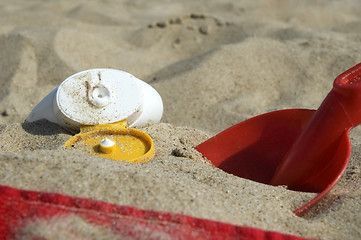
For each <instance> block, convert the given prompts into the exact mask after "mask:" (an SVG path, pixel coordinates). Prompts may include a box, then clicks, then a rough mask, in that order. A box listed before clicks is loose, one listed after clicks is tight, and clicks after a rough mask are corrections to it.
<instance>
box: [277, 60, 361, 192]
mask: <svg viewBox="0 0 361 240" xmlns="http://www.w3.org/2000/svg"><path fill="white" fill-rule="evenodd" d="M360 123H361V63H360V64H358V65H356V66H354V67H352V68H351V69H349V70H347V71H346V72H344V73H342V74H341V75H339V76H338V77H337V78H336V79H335V81H334V84H333V88H332V90H331V91H330V93H329V94H328V95H327V97H326V98H325V100H324V101H323V102H322V104H321V106H320V107H319V108H318V110H317V111H316V112H315V114H314V115H313V117H312V118H311V119H310V121H309V123H308V124H307V125H306V127H305V128H304V130H303V131H302V133H301V134H300V135H299V137H298V139H297V140H296V141H295V143H294V144H293V146H292V147H291V148H290V150H289V152H288V153H287V154H286V155H285V157H284V158H283V160H282V161H281V163H280V165H279V166H278V168H277V170H276V172H275V174H274V176H273V178H272V180H271V182H270V184H272V185H287V186H288V188H289V189H293V190H303V191H313V192H321V191H323V190H324V189H325V186H324V185H320V184H318V183H316V182H315V183H312V179H315V178H318V176H319V175H320V174H327V173H322V172H323V170H324V169H326V168H327V167H328V166H329V165H330V161H346V162H347V161H348V156H345V157H344V158H343V157H338V158H337V159H336V158H334V156H332V151H333V148H335V147H337V146H336V145H337V144H338V142H339V139H340V138H341V136H342V135H343V134H345V133H346V134H347V133H348V132H349V131H350V129H351V128H353V127H355V126H357V125H358V124H360ZM343 170H344V169H339V176H338V177H340V176H341V174H342V173H343ZM329 177H331V176H329ZM325 178H328V177H327V176H325ZM305 186H307V187H305Z"/></svg>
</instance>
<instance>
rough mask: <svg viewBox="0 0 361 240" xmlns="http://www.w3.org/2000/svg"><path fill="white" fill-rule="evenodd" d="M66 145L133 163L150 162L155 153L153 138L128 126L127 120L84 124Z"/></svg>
mask: <svg viewBox="0 0 361 240" xmlns="http://www.w3.org/2000/svg"><path fill="white" fill-rule="evenodd" d="M105 139H107V140H105ZM104 141H106V142H104ZM112 142H113V143H114V144H112ZM65 147H79V148H83V149H85V150H86V151H87V152H89V153H91V154H93V155H96V156H99V157H103V158H108V159H112V160H124V161H127V162H132V163H145V162H148V161H149V160H151V159H152V158H153V157H154V154H155V150H154V143H153V139H152V138H151V137H150V136H149V135H148V134H147V133H145V132H143V131H141V130H138V129H135V128H129V127H127V123H126V121H125V120H123V121H121V122H117V123H111V124H101V125H96V126H83V127H81V131H80V133H78V134H76V135H75V136H73V137H72V138H70V139H69V140H68V141H67V142H66V143H65Z"/></svg>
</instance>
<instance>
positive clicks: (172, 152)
mask: <svg viewBox="0 0 361 240" xmlns="http://www.w3.org/2000/svg"><path fill="white" fill-rule="evenodd" d="M360 12H361V4H360V3H359V1H358V0H353V1H352V0H349V1H325V0H319V1H311V0H309V1H302V2H299V1H291V0H288V1H286V0H283V1H282V0H279V1H276V0H273V1H251V0H249V1H237V2H233V1H226V0H220V1H215V0H214V1H209V0H201V1H189V0H185V1H179V2H178V1H161V0H153V1H107V0H103V1H76V2H75V1H50V2H43V1H25V0H17V1H10V0H4V1H1V3H0V22H1V26H0V72H1V75H0V82H1V83H2V85H1V86H2V87H1V88H0V113H1V116H0V124H1V125H0V141H1V142H0V153H1V155H0V164H1V165H0V166H1V168H0V180H1V182H0V183H1V184H2V185H9V186H13V187H18V188H23V189H31V190H38V191H52V192H58V193H64V194H69V195H75V196H79V197H85V198H92V199H99V200H104V201H109V202H112V203H117V204H122V205H130V206H136V207H140V208H145V209H154V210H162V211H172V212H177V213H184V214H189V215H192V216H196V217H201V218H208V219H213V220H219V221H224V222H228V223H232V224H237V225H247V226H253V227H258V228H263V229H267V230H274V231H280V232H284V233H291V234H295V235H299V236H303V237H310V238H323V239H360V238H361V232H360V229H361V217H360V216H361V215H360V212H361V198H360V196H361V190H360V187H359V186H360V184H361V168H360V159H361V145H360V142H361V128H360V127H358V128H355V129H354V130H353V131H352V132H351V141H352V147H353V154H352V156H351V160H350V164H349V166H348V168H347V170H346V173H345V175H344V176H343V177H342V179H341V181H340V182H339V183H338V184H337V186H336V187H335V188H334V189H333V190H332V192H331V193H330V194H329V195H328V196H327V197H326V198H325V199H324V200H323V201H322V202H321V203H320V204H319V205H318V206H317V207H316V208H314V209H312V211H311V212H309V213H308V214H307V215H306V216H304V217H303V218H300V217H296V216H295V215H294V214H293V213H292V210H294V209H295V208H296V207H298V206H300V205H302V203H304V202H306V201H308V200H309V199H311V198H312V197H313V196H314V194H312V193H300V192H292V191H289V190H286V189H284V188H281V187H271V186H267V185H263V184H259V183H255V182H252V181H248V180H245V179H241V178H238V177H235V176H233V175H230V174H227V173H225V172H223V171H221V170H219V169H217V168H214V167H212V165H211V164H209V163H207V161H206V160H205V159H203V158H202V156H201V155H200V154H199V153H198V152H197V151H195V150H194V149H193V147H194V146H196V145H197V144H199V143H201V142H203V141H204V140H206V139H208V138H209V137H210V136H213V135H214V134H216V133H218V132H220V131H222V130H224V129H226V128H228V127H230V126H232V125H234V124H236V123H238V122H240V121H242V120H245V119H247V118H250V117H252V116H256V115H259V114H261V113H265V112H269V111H273V110H277V109H287V108H311V109H316V108H317V107H318V106H319V104H320V103H321V102H322V100H323V98H324V97H325V96H326V94H327V93H328V92H329V90H330V89H331V87H332V82H333V80H334V78H335V77H336V76H337V75H338V74H340V73H342V72H343V71H345V70H347V69H348V68H350V67H352V66H353V65H355V64H357V63H359V62H361V48H360V46H361V35H360V32H361V15H360ZM99 67H107V68H115V69H121V70H124V71H127V72H130V73H132V74H133V75H135V76H137V77H138V78H140V79H143V80H145V81H146V82H148V83H150V84H151V85H152V86H153V87H154V88H156V89H157V90H158V92H159V93H160V95H161V96H162V98H163V101H164V105H165V112H164V117H163V119H162V123H160V124H154V125H151V126H148V127H145V128H143V130H144V131H146V132H147V133H149V134H150V135H151V136H152V137H153V138H154V140H155V147H156V157H155V159H153V160H152V161H150V162H148V163H146V164H143V165H138V164H129V163H125V162H117V161H110V160H106V159H101V158H96V157H92V156H88V155H86V154H84V153H82V152H80V151H79V150H69V149H63V147H62V145H63V144H64V143H65V141H66V140H67V139H68V138H69V137H70V136H71V135H69V134H68V133H66V132H65V131H63V130H62V129H61V128H60V127H57V126H56V125H53V124H50V123H47V122H44V121H42V122H38V123H36V124H32V125H24V126H22V123H23V121H24V120H25V118H26V117H27V115H28V114H29V113H30V111H31V110H32V108H33V107H34V106H35V105H36V104H37V103H38V102H39V101H40V100H41V99H42V98H43V97H44V96H46V95H47V94H48V93H49V92H50V91H51V90H52V89H53V88H54V87H55V86H57V85H58V84H60V83H61V82H62V81H63V80H64V79H65V78H67V77H68V76H70V75H72V74H74V73H76V72H79V71H82V70H85V69H90V68H99ZM72 221H77V220H76V218H75V220H72ZM100 232H101V231H100Z"/></svg>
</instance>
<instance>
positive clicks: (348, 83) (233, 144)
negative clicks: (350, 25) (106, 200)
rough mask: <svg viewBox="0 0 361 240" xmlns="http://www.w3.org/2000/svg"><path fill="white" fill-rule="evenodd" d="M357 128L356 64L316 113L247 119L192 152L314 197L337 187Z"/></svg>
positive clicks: (359, 77)
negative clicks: (351, 134)
mask: <svg viewBox="0 0 361 240" xmlns="http://www.w3.org/2000/svg"><path fill="white" fill-rule="evenodd" d="M360 123H361V63H360V64H358V65H356V66H354V67H352V68H351V69H349V70H347V71H346V72H344V73H342V74H341V75H339V76H338V77H337V78H336V79H335V81H334V84H333V88H332V90H331V91H330V93H329V94H328V95H327V97H326V98H325V100H324V101H323V103H322V104H321V106H320V107H319V108H318V110H317V111H315V110H306V109H288V110H280V111H275V112H270V113H266V114H263V115H260V116H256V117H254V118H251V119H248V120H246V121H244V122H241V123H239V124H237V125H234V126H232V127H230V128H228V129H226V130H225V131H223V132H221V133H219V134H218V135H216V136H214V137H213V138H211V139H209V140H207V141H205V142H203V143H201V144H200V145H198V146H196V149H197V150H198V151H199V152H200V153H202V154H203V155H204V156H205V157H207V158H208V159H209V160H210V161H211V162H212V163H213V164H214V165H215V166H216V167H219V168H220V169H223V170H224V171H226V172H228V173H232V174H234V175H237V176H239V177H243V178H247V179H250V180H254V181H257V182H261V183H266V184H271V185H285V186H287V187H288V189H291V190H297V191H306V192H317V193H319V194H318V195H317V196H316V197H315V198H314V199H312V200H311V201H309V202H307V203H305V204H304V205H303V206H301V207H299V208H298V209H296V210H295V211H294V213H295V214H296V215H299V216H301V215H303V214H304V213H305V212H306V211H307V210H309V209H310V208H311V207H312V206H314V205H315V204H316V203H317V202H318V201H320V200H321V199H322V198H323V197H324V196H325V195H326V194H327V193H328V192H329V191H330V190H331V189H332V187H333V186H334V185H335V184H336V183H337V181H338V180H339V179H340V177H341V175H342V174H343V172H344V170H345V168H346V166H347V164H348V162H349V158H350V155H351V143H350V139H349V137H348V133H349V131H350V130H351V129H352V128H353V127H356V126H357V125H359V124H360Z"/></svg>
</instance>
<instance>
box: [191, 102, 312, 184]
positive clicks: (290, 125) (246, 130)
mask: <svg viewBox="0 0 361 240" xmlns="http://www.w3.org/2000/svg"><path fill="white" fill-rule="evenodd" d="M314 112H315V111H314V110H307V109H287V110H280V111H275V112H270V113H266V114H262V115H259V116H257V117H254V118H251V119H248V120H246V121H243V122H241V123H238V124H236V125H234V126H232V127H230V128H228V129H226V130H225V131H223V132H221V133H219V134H218V135H216V136H214V137H212V138H210V139H208V140H207V141H205V142H203V143H201V144H199V145H198V146H196V149H197V151H199V152H200V153H202V154H203V155H204V156H205V157H206V158H207V159H208V160H209V161H211V163H212V164H213V165H214V166H216V167H218V168H220V169H222V170H223V171H225V172H227V173H231V174H233V175H236V176H239V177H242V178H246V179H250V180H253V181H257V182H261V183H265V184H269V182H270V181H271V179H272V177H273V175H274V173H275V171H276V169H277V167H278V165H279V164H280V162H281V161H282V159H283V157H284V156H285V155H286V153H287V152H288V151H289V149H290V148H291V147H292V145H293V143H294V142H295V141H296V140H297V137H298V136H299V135H300V134H301V132H302V130H303V128H304V127H305V125H306V124H307V123H308V121H309V120H310V118H311V117H312V116H313V114H314Z"/></svg>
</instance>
